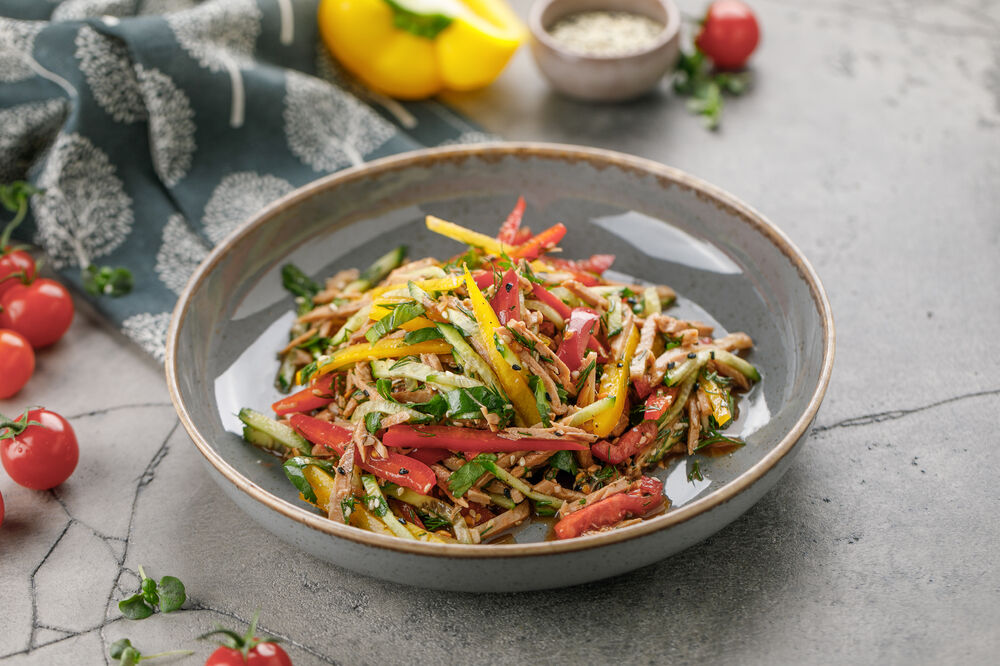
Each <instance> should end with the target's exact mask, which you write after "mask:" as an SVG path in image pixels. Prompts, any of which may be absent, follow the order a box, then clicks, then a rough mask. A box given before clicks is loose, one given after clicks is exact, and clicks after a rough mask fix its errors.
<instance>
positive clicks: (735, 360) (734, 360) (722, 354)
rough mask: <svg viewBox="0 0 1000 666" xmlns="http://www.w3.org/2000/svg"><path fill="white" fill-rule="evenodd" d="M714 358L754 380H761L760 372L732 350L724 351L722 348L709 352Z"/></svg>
mask: <svg viewBox="0 0 1000 666" xmlns="http://www.w3.org/2000/svg"><path fill="white" fill-rule="evenodd" d="M709 354H711V355H712V358H713V359H714V360H715V361H716V362H718V363H724V364H726V365H728V366H729V367H730V368H733V369H734V370H738V371H739V372H741V373H743V376H744V377H746V378H747V379H749V380H750V381H753V382H759V381H760V372H759V371H758V370H757V368H755V367H754V366H753V364H751V363H750V361H747V360H745V359H742V358H740V357H739V356H737V355H736V354H733V353H732V352H727V351H723V350H722V349H716V350H714V351H711V352H709Z"/></svg>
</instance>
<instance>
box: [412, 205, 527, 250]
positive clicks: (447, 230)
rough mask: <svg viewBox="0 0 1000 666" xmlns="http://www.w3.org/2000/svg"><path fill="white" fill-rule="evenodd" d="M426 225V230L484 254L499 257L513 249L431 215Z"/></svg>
mask: <svg viewBox="0 0 1000 666" xmlns="http://www.w3.org/2000/svg"><path fill="white" fill-rule="evenodd" d="M426 224H427V228H428V229H430V230H431V231H434V232H436V233H439V234H441V235H442V236H447V237H448V238H450V239H452V240H456V241H458V242H459V243H464V244H465V245H471V246H473V247H478V248H482V249H483V251H485V252H486V254H492V255H493V256H496V257H499V256H500V255H501V254H503V253H504V252H506V251H507V250H510V249H513V248H512V246H510V245H505V244H503V243H501V242H500V241H498V240H497V239H496V238H493V237H492V236H487V235H486V234H481V233H479V232H478V231H473V230H472V229H466V228H465V227H463V226H461V225H458V224H455V223H454V222H448V221H447V220H442V219H441V218H439V217H434V216H433V215H428V216H427V220H426Z"/></svg>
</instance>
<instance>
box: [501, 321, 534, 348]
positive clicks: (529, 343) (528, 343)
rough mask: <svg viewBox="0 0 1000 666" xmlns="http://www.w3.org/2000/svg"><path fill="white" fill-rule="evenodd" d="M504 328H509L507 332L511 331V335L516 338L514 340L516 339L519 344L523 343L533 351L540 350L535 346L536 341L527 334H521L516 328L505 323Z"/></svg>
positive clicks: (522, 344)
mask: <svg viewBox="0 0 1000 666" xmlns="http://www.w3.org/2000/svg"><path fill="white" fill-rule="evenodd" d="M504 328H506V329H507V332H508V333H510V335H511V337H512V338H514V340H516V341H517V343H518V344H519V345H521V346H522V347H524V348H525V349H530V350H531V351H533V352H537V351H538V350H537V349H536V348H535V341H534V340H529V339H528V338H526V337H525V336H523V335H521V334H520V333H518V332H517V331H515V330H514V329H512V328H511V327H510V326H507V325H506V324H505V325H504Z"/></svg>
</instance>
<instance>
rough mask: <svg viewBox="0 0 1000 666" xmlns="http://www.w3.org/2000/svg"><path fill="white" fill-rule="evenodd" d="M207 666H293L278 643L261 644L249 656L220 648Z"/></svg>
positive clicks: (211, 656)
mask: <svg viewBox="0 0 1000 666" xmlns="http://www.w3.org/2000/svg"><path fill="white" fill-rule="evenodd" d="M205 666H292V660H291V658H289V656H288V654H287V653H286V652H285V651H284V650H283V649H281V646H280V645H278V644H276V643H259V644H258V645H257V646H256V647H254V648H253V649H252V650H250V652H249V653H248V654H247V660H246V661H244V660H243V654H242V653H241V652H240V651H239V650H234V649H233V648H228V647H220V648H219V649H218V650H216V651H215V652H213V653H212V654H211V655H209V657H208V660H207V661H206V662H205Z"/></svg>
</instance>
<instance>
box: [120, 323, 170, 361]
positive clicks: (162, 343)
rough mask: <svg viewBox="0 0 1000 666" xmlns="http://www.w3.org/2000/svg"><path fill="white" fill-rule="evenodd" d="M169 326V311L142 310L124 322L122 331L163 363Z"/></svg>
mask: <svg viewBox="0 0 1000 666" xmlns="http://www.w3.org/2000/svg"><path fill="white" fill-rule="evenodd" d="M169 326H170V313H169V312H160V313H159V314H152V313H150V312H142V313H140V314H137V315H132V316H131V317H129V318H128V319H126V320H125V321H123V322H122V333H124V334H125V335H126V336H127V337H128V338H130V339H131V340H132V342H134V343H136V344H137V345H139V346H140V347H142V349H143V350H144V351H145V352H146V353H147V354H149V355H150V356H152V357H153V358H155V359H156V360H157V361H159V362H160V363H163V357H164V354H165V352H166V345H167V328H168V327H169Z"/></svg>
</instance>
